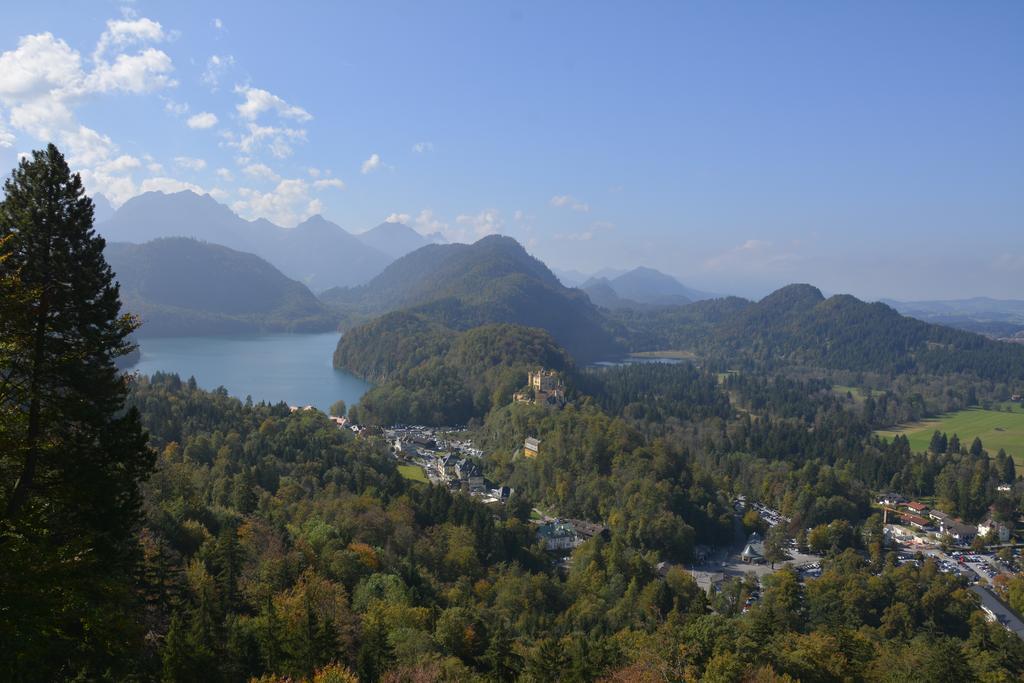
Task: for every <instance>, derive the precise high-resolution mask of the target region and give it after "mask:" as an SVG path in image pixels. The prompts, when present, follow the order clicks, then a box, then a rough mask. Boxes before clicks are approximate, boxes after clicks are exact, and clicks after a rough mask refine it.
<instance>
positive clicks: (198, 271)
mask: <svg viewBox="0 0 1024 683" xmlns="http://www.w3.org/2000/svg"><path fill="white" fill-rule="evenodd" d="M105 255H106V258H107V260H108V261H109V263H110V264H111V267H112V268H113V269H114V272H115V274H116V277H117V280H118V282H119V283H120V285H121V297H122V301H123V305H124V309H125V310H126V311H130V312H132V313H135V314H138V315H139V316H140V317H141V318H142V320H143V325H142V327H141V328H140V329H139V331H138V334H139V335H140V336H189V335H206V334H230V333H250V332H314V331H317V332H321V331H328V330H332V329H335V327H336V326H337V319H336V316H335V315H334V314H333V313H332V312H331V311H330V310H329V309H327V307H325V306H324V305H323V304H322V303H320V301H319V300H318V299H317V298H316V297H315V296H314V295H313V293H312V292H310V291H309V289H308V288H306V286H305V285H303V284H302V283H300V282H296V281H294V280H290V279H288V278H287V277H285V276H284V275H283V274H281V272H280V271H278V270H277V269H276V268H274V267H273V266H272V265H270V264H269V263H267V262H266V261H264V260H263V259H261V258H260V257H258V256H255V255H253V254H246V253H243V252H240V251H235V250H233V249H229V248H227V247H223V246H220V245H217V244H209V243H206V242H199V241H197V240H193V239H188V238H184V237H177V238H164V239H157V240H153V241H151V242H146V243H145V244H138V245H136V244H124V243H109V244H107V247H106V251H105Z"/></svg>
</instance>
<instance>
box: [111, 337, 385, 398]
mask: <svg viewBox="0 0 1024 683" xmlns="http://www.w3.org/2000/svg"><path fill="white" fill-rule="evenodd" d="M338 339H339V335H338V333H337V332H327V333H324V334H267V335H258V336H246V337H166V338H143V339H140V340H139V348H140V350H141V351H142V358H141V359H140V361H139V362H138V364H136V365H135V366H133V367H132V368H130V371H132V372H139V373H141V374H144V375H152V374H153V373H154V372H173V373H177V374H178V375H180V376H181V378H182V379H188V378H189V377H195V378H196V382H197V383H198V384H199V386H201V387H203V388H204V389H216V388H217V387H220V386H222V387H224V388H225V389H227V390H228V393H229V394H231V395H232V396H237V397H238V398H240V399H242V400H245V397H246V396H252V400H253V401H256V402H259V401H267V402H269V403H278V402H280V401H284V402H285V403H287V404H288V405H293V406H294V405H299V406H305V405H312V406H315V407H317V408H319V409H320V410H323V411H324V412H326V411H327V409H328V408H330V406H331V404H332V403H334V402H335V401H337V400H338V399H342V400H344V401H345V403H347V404H348V405H352V404H354V403H357V402H358V401H359V399H360V398H361V397H362V395H363V394H364V393H366V391H367V390H368V389H369V388H370V387H371V386H372V385H371V384H369V383H367V382H364V381H363V380H361V379H359V378H358V377H355V376H353V375H350V374H349V373H347V372H343V371H341V370H336V369H335V368H334V367H333V366H332V365H331V357H332V355H333V354H334V348H335V346H337V344H338Z"/></svg>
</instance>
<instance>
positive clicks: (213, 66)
mask: <svg viewBox="0 0 1024 683" xmlns="http://www.w3.org/2000/svg"><path fill="white" fill-rule="evenodd" d="M234 65H235V58H234V57H233V56H231V55H210V58H209V59H207V60H206V69H204V70H203V75H202V76H200V77H199V80H200V81H201V82H202V83H203V85H205V86H206V87H208V88H209V89H210V90H213V91H215V92H216V91H217V89H218V88H220V79H221V78H223V77H224V75H225V74H227V72H228V71H229V70H230V69H231V67H232V66H234Z"/></svg>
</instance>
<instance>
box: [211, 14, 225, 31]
mask: <svg viewBox="0 0 1024 683" xmlns="http://www.w3.org/2000/svg"><path fill="white" fill-rule="evenodd" d="M211 23H212V24H213V27H214V28H215V29H217V30H218V31H220V30H221V29H222V28H224V22H223V21H221V20H220V19H219V18H217V17H214V18H213V22H211Z"/></svg>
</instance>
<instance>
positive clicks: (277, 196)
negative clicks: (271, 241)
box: [231, 178, 323, 227]
mask: <svg viewBox="0 0 1024 683" xmlns="http://www.w3.org/2000/svg"><path fill="white" fill-rule="evenodd" d="M238 193H239V195H240V196H241V199H239V200H238V201H236V202H235V203H234V204H232V205H231V208H232V209H234V210H235V212H236V213H238V214H240V215H241V216H244V217H245V218H249V219H254V218H266V219H267V220H269V221H272V222H274V223H277V224H278V225H283V226H285V227H293V226H295V224H297V223H299V222H300V221H302V220H305V219H306V218H309V217H310V216H312V215H314V214H317V213H320V212H321V211H323V204H322V203H321V202H320V200H319V199H315V198H312V197H310V194H309V184H308V183H307V182H306V181H305V180H302V179H301V178H291V179H285V180H282V181H281V182H280V183H278V184H277V187H275V188H274V189H273V190H271V191H270V192H260V191H258V190H253V189H251V188H247V187H243V188H240V189H239V191H238Z"/></svg>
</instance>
